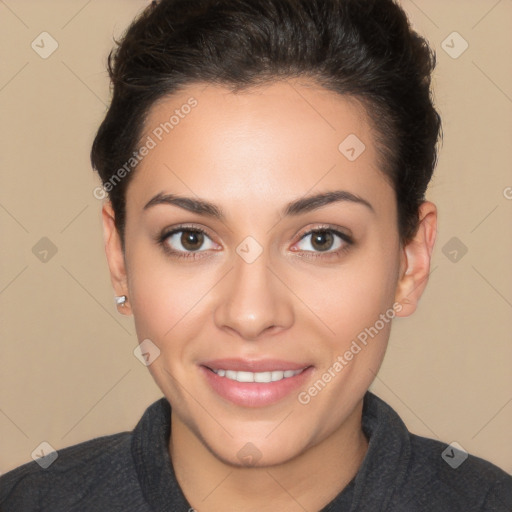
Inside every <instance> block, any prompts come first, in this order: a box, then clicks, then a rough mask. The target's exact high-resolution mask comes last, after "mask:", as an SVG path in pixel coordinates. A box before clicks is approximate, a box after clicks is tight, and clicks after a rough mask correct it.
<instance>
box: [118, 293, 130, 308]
mask: <svg viewBox="0 0 512 512" xmlns="http://www.w3.org/2000/svg"><path fill="white" fill-rule="evenodd" d="M127 299H128V297H127V296H126V295H121V296H119V297H117V296H116V304H117V305H118V306H124V305H125V303H126V300H127Z"/></svg>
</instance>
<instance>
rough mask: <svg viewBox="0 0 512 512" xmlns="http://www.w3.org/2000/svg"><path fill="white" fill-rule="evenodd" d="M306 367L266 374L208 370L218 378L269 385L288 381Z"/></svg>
mask: <svg viewBox="0 0 512 512" xmlns="http://www.w3.org/2000/svg"><path fill="white" fill-rule="evenodd" d="M306 368H307V367H305V368H302V369H300V370H273V371H268V372H247V371H235V370H223V369H213V368H208V369H209V370H210V371H212V372H213V373H215V374H217V375H218V376H219V377H224V378H226V379H229V380H235V381H237V382H244V383H245V382H259V383H270V382H278V381H280V380H283V379H289V378H290V377H295V376H296V375H299V374H300V373H302V372H303V371H304V370H306Z"/></svg>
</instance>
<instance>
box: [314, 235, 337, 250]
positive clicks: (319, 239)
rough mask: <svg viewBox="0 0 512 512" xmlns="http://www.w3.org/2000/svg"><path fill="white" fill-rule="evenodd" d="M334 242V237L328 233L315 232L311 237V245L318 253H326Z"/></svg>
mask: <svg viewBox="0 0 512 512" xmlns="http://www.w3.org/2000/svg"><path fill="white" fill-rule="evenodd" d="M333 242H334V237H333V235H332V233H330V232H329V231H317V232H315V233H313V234H312V235H311V245H312V246H313V247H314V248H315V249H317V250H318V251H328V250H329V249H330V248H331V247H332V245H333Z"/></svg>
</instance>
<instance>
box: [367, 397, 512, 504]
mask: <svg viewBox="0 0 512 512" xmlns="http://www.w3.org/2000/svg"><path fill="white" fill-rule="evenodd" d="M363 429H364V430H365V432H367V433H369V439H370V447H371V446H372V443H373V448H372V457H371V458H372V461H373V463H372V464H370V461H368V465H367V467H368V468H370V469H371V471H372V473H373V474H374V475H375V476H373V477H372V478H373V480H375V481H378V485H377V486H376V487H375V489H376V490H375V493H376V494H379V495H380V496H381V497H382V496H385V498H383V503H382V507H381V508H382V510H386V511H389V512H391V511H392V512H413V511H414V512H420V511H421V512H426V511H431V510H442V511H444V510H446V511H448V510H449V511H450V512H511V511H512V476H511V475H509V474H508V473H506V472H505V471H503V469H501V468H499V467H498V466H496V465H494V464H492V463H491V462H489V461H486V460H484V459H482V458H480V457H476V456H475V455H472V454H468V453H467V452H466V451H465V450H464V448H462V447H461V446H460V445H458V444H457V443H450V444H448V443H444V442H441V441H438V440H435V439H430V438H427V437H422V436H419V435H416V434H413V433H411V432H410V431H409V430H408V429H407V427H406V425H405V424H404V422H403V421H402V419H401V418H400V416H399V415H398V414H397V412H396V411H395V410H394V409H393V408H392V407H391V406H390V405H389V404H387V403H386V402H385V401H383V400H382V399H381V398H379V397H378V396H376V395H374V394H373V393H370V392H368V393H367V395H366V397H365V403H364V409H363ZM373 480H372V481H373Z"/></svg>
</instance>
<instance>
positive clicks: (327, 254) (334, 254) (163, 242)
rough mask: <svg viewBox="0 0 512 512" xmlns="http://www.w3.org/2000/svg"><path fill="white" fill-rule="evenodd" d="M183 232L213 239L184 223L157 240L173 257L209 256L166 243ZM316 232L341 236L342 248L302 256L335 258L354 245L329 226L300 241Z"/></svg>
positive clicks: (310, 233)
mask: <svg viewBox="0 0 512 512" xmlns="http://www.w3.org/2000/svg"><path fill="white" fill-rule="evenodd" d="M181 232H189V233H202V234H203V235H205V236H207V237H208V238H210V239H211V237H210V236H209V235H208V233H207V232H206V231H205V230H204V229H201V228H198V227H195V226H187V225H182V226H177V227H176V228H174V229H172V230H171V231H164V232H163V233H162V234H161V235H157V237H156V242H157V243H158V244H159V245H160V246H161V247H162V249H163V250H164V252H165V253H166V254H168V255H169V256H171V257H172V258H176V259H187V260H196V259H200V258H205V257H206V258H207V257H209V256H197V254H198V253H202V252H205V251H194V252H184V251H176V250H174V249H171V248H170V247H169V245H168V244H167V243H166V241H167V239H168V238H169V237H171V236H172V235H175V234H176V233H181ZM316 233H333V234H334V235H336V236H338V237H339V238H341V239H342V240H343V241H344V242H345V243H344V244H343V245H342V246H341V247H340V248H338V249H337V250H336V251H325V252H320V251H317V252H315V253H313V254H311V253H312V252H313V251H305V252H306V253H307V256H301V257H304V258H311V259H316V258H324V259H326V258H333V257H334V258H336V257H340V256H341V255H342V254H344V253H347V252H348V251H349V250H350V249H351V247H352V246H353V245H354V241H353V240H352V238H351V237H350V236H349V235H347V234H345V233H342V232H341V231H338V230H337V229H334V228H332V227H329V226H319V227H316V228H315V229H311V230H309V231H307V232H306V233H304V234H303V235H302V236H301V237H300V239H299V242H300V241H301V240H303V239H304V238H305V237H307V236H309V235H314V234H316ZM298 252H299V251H298Z"/></svg>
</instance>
